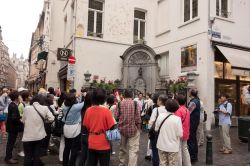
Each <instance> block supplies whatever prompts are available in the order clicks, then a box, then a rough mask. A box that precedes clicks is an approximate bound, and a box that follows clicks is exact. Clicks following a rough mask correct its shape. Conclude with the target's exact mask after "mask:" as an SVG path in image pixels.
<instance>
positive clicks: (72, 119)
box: [63, 93, 84, 166]
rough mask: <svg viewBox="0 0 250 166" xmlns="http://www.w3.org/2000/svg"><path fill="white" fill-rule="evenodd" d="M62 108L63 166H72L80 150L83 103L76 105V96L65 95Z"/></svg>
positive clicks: (71, 94) (72, 94)
mask: <svg viewBox="0 0 250 166" xmlns="http://www.w3.org/2000/svg"><path fill="white" fill-rule="evenodd" d="M64 105H65V107H64V108H63V115H64V117H63V121H64V122H65V125H64V128H63V134H64V139H65V148H64V152H63V166H74V165H75V163H76V159H77V152H78V151H79V150H80V149H81V117H82V116H81V111H82V108H83V105H84V103H78V102H77V99H76V95H75V94H74V93H70V94H67V95H66V99H65V101H64Z"/></svg>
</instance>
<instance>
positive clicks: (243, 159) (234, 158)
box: [0, 128, 250, 166]
mask: <svg viewBox="0 0 250 166" xmlns="http://www.w3.org/2000/svg"><path fill="white" fill-rule="evenodd" d="M212 135H213V153H214V166H250V153H248V151H247V143H241V142H240V141H239V139H238V129H237V128H231V138H232V147H233V154H231V155H223V154H221V153H219V148H220V141H219V133H218V129H215V130H213V131H212ZM146 146H147V134H146V133H142V134H141V139H140V152H139V163H138V166H151V162H149V161H146V160H145V159H144V157H145V154H146ZM114 149H115V151H116V154H115V155H112V157H111V164H110V166H118V165H119V164H118V163H119V161H118V154H119V143H115V145H114ZM205 153H206V145H203V146H202V147H200V148H199V162H197V163H196V164H195V166H203V165H206V164H205V161H206V155H205ZM4 155H5V143H3V144H0V166H7V164H5V163H4V161H3V159H4ZM42 160H43V161H44V163H45V165H46V166H57V165H59V164H58V156H57V155H52V154H51V155H49V156H47V157H44V158H42ZM19 161H20V163H19V164H17V166H21V165H23V164H22V163H23V159H22V158H19Z"/></svg>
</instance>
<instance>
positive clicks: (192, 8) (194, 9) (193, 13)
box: [184, 0, 198, 22]
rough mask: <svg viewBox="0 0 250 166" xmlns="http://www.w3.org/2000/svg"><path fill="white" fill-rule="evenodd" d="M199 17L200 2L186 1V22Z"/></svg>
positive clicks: (194, 0)
mask: <svg viewBox="0 0 250 166" xmlns="http://www.w3.org/2000/svg"><path fill="white" fill-rule="evenodd" d="M195 17H198V0H184V22H186V21H189V20H191V19H193V18H195Z"/></svg>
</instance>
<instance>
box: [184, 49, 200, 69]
mask: <svg viewBox="0 0 250 166" xmlns="http://www.w3.org/2000/svg"><path fill="white" fill-rule="evenodd" d="M196 66H197V46H196V45H191V46H188V47H184V48H182V49H181V68H182V71H192V70H196Z"/></svg>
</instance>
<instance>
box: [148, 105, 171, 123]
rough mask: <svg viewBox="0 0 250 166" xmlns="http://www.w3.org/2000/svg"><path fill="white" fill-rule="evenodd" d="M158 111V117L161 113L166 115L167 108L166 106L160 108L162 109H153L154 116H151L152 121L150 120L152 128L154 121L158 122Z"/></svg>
mask: <svg viewBox="0 0 250 166" xmlns="http://www.w3.org/2000/svg"><path fill="white" fill-rule="evenodd" d="M157 110H158V116H159V115H160V114H161V113H166V112H167V110H166V108H165V106H160V107H156V108H154V109H153V111H152V114H151V117H150V120H149V123H148V124H149V126H152V125H153V123H154V121H155V120H156V118H157Z"/></svg>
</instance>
